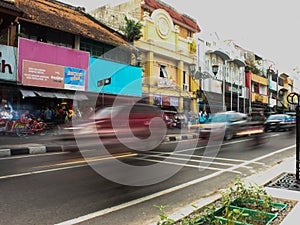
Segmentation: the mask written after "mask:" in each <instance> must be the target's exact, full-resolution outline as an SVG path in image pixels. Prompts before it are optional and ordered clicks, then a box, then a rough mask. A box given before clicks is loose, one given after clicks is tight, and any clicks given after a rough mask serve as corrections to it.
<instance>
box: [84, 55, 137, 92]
mask: <svg viewBox="0 0 300 225" xmlns="http://www.w3.org/2000/svg"><path fill="white" fill-rule="evenodd" d="M89 67H90V68H89V85H88V90H89V91H92V92H99V93H102V92H104V93H107V94H118V95H127V96H138V97H141V96H142V68H140V67H135V66H131V65H126V64H121V63H116V62H111V61H107V60H103V59H98V58H90V66H89ZM108 80H109V82H107V81H108Z"/></svg>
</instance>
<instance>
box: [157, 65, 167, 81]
mask: <svg viewBox="0 0 300 225" xmlns="http://www.w3.org/2000/svg"><path fill="white" fill-rule="evenodd" d="M159 70H160V72H159V76H160V77H163V78H168V74H167V71H166V66H164V65H160V69H159Z"/></svg>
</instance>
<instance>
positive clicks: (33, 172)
mask: <svg viewBox="0 0 300 225" xmlns="http://www.w3.org/2000/svg"><path fill="white" fill-rule="evenodd" d="M135 155H136V154H135V153H134V154H125V155H118V156H110V157H105V158H91V159H86V160H80V162H79V161H74V162H69V163H61V164H53V165H47V166H42V167H51V166H57V165H68V164H78V163H85V164H82V165H73V166H66V167H59V168H53V169H45V170H38V171H31V172H26V173H18V174H11V175H5V176H0V180H3V179H7V178H14V177H22V176H29V175H34V174H42V173H50V172H56V171H61V170H68V169H75V168H80V167H85V166H89V164H87V163H86V162H97V161H103V160H110V159H115V158H125V157H131V156H135Z"/></svg>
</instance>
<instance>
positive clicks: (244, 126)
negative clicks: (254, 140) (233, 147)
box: [200, 111, 263, 140]
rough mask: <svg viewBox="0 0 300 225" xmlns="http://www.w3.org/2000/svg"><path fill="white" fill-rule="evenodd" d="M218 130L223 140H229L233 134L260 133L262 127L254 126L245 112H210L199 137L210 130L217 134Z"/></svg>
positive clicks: (207, 135)
mask: <svg viewBox="0 0 300 225" xmlns="http://www.w3.org/2000/svg"><path fill="white" fill-rule="evenodd" d="M224 129H225V130H224ZM218 131H219V132H220V135H221V134H224V139H225V140H230V139H232V138H233V137H235V136H243V135H250V134H257V133H262V132H263V128H262V126H257V125H255V126H254V124H252V123H251V122H250V120H249V118H248V116H247V114H244V113H240V112H234V111H227V112H219V113H215V114H212V115H211V118H210V119H209V121H208V122H206V123H204V124H203V125H202V126H201V128H200V137H202V138H207V137H210V134H211V133H212V132H215V134H218Z"/></svg>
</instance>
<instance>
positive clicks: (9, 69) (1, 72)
mask: <svg viewBox="0 0 300 225" xmlns="http://www.w3.org/2000/svg"><path fill="white" fill-rule="evenodd" d="M16 55H17V48H15V47H11V46H6V45H0V80H6V81H17V59H16Z"/></svg>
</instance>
